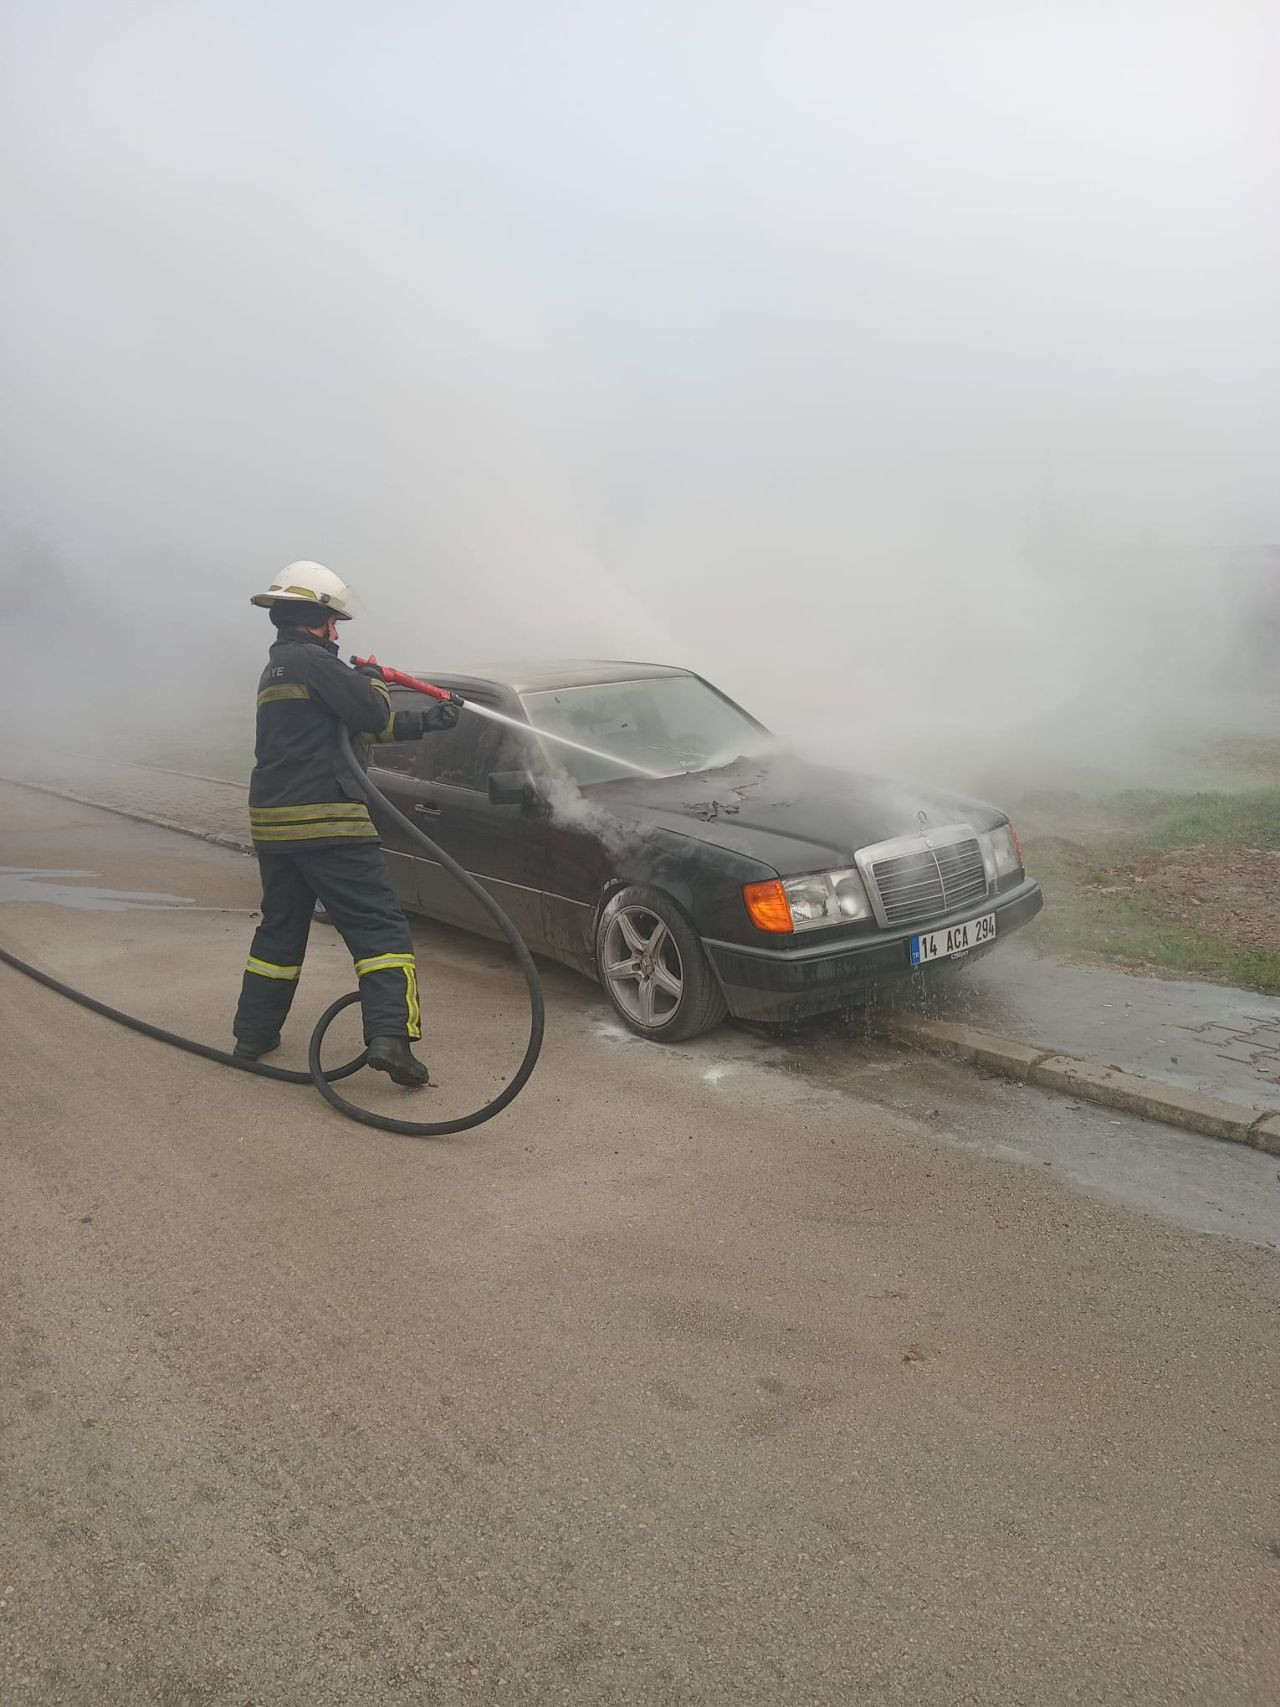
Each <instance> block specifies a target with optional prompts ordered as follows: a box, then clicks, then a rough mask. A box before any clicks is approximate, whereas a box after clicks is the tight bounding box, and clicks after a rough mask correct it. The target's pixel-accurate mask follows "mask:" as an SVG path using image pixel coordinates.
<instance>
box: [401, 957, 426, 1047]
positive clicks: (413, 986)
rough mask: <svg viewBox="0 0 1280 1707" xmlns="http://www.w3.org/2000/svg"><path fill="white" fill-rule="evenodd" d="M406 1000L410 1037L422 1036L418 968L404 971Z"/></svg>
mask: <svg viewBox="0 0 1280 1707" xmlns="http://www.w3.org/2000/svg"><path fill="white" fill-rule="evenodd" d="M404 981H405V986H406V998H407V1003H408V1009H409V1016H408V1017H409V1036H410V1037H421V1036H422V1007H421V1005H420V1003H419V1001H418V968H417V967H416V966H406V967H405V969H404Z"/></svg>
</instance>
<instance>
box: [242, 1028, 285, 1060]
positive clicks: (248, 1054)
mask: <svg viewBox="0 0 1280 1707" xmlns="http://www.w3.org/2000/svg"><path fill="white" fill-rule="evenodd" d="M279 1047H280V1033H279V1032H277V1033H276V1034H275V1036H274V1037H269V1038H268V1039H267V1040H266V1042H265V1043H246V1042H245V1040H244V1039H243V1038H242V1037H238V1038H237V1039H236V1046H235V1048H234V1049H233V1050H232V1051H231V1059H232V1060H233V1061H256V1060H257V1059H258V1057H259V1056H260V1055H271V1054H273V1053H274V1052H275V1051H276V1050H277V1049H279Z"/></svg>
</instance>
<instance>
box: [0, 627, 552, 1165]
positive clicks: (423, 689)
mask: <svg viewBox="0 0 1280 1707" xmlns="http://www.w3.org/2000/svg"><path fill="white" fill-rule="evenodd" d="M374 661H375V660H373V659H353V662H354V663H373V662H374ZM382 673H383V677H384V679H385V680H386V681H388V682H391V683H393V684H394V685H396V686H399V687H407V688H412V689H413V690H414V691H415V692H417V693H425V694H427V695H428V696H429V697H431V698H433V699H439V700H452V701H454V703H461V702H459V701H458V700H457V697H456V695H453V694H450V693H446V692H445V690H444V689H443V688H437V687H433V686H432V685H431V684H430V683H428V682H420V681H418V680H417V679H416V678H415V677H413V676H408V675H405V674H403V673H402V672H401V671H399V670H389V669H385V668H384V669H383V671H382ZM338 751H339V754H340V756H341V758H342V760H343V763H344V764H345V765H346V768H347V770H348V772H349V773H350V776H351V780H352V782H353V783H354V785H355V787H356V788H357V789H358V790H359V792H360V793H361V794H362V795H363V796H364V798H365V800H366V801H368V803H369V806H370V807H371V808H372V809H375V812H376V810H377V809H379V808H380V809H381V810H382V811H384V812H385V813H387V814H389V815H390V816H391V818H393V819H394V820H395V821H396V823H397V825H398V827H400V828H401V829H403V830H404V832H405V833H406V834H407V835H408V837H409V840H410V841H411V842H413V843H415V844H416V845H417V846H418V847H419V848H421V850H422V851H423V852H424V853H425V854H426V856H427V857H428V858H429V859H431V860H434V861H436V862H437V863H438V864H439V865H441V866H442V867H443V868H444V870H445V871H447V872H448V873H449V875H450V876H451V877H452V878H454V879H455V881H456V882H458V883H460V884H461V885H462V887H463V888H464V889H465V890H466V891H467V893H468V894H469V895H471V896H473V897H474V899H475V900H476V901H478V902H479V904H480V906H481V907H482V908H483V909H484V911H485V912H486V913H487V914H488V916H489V917H490V918H491V919H492V920H493V922H494V924H495V925H496V926H497V927H498V929H499V931H500V932H501V934H502V935H503V936H504V937H505V938H506V940H507V942H508V943H510V945H511V949H512V952H513V953H514V954H515V957H516V960H517V961H518V962H519V965H520V970H521V972H522V973H523V974H524V979H525V983H526V985H527V986H528V992H529V1041H528V1043H527V1044H526V1046H525V1052H524V1056H523V1059H522V1060H521V1062H520V1065H519V1066H518V1067H517V1068H516V1070H515V1072H514V1073H513V1074H512V1076H511V1078H510V1079H509V1080H508V1081H507V1083H506V1084H505V1085H504V1086H503V1088H502V1090H501V1091H499V1092H498V1094H497V1095H496V1096H495V1097H493V1098H492V1099H491V1100H490V1101H489V1102H487V1103H485V1104H484V1105H483V1106H482V1107H480V1108H478V1109H476V1110H474V1112H472V1113H470V1114H460V1115H457V1116H455V1118H454V1119H452V1120H397V1119H395V1118H394V1117H393V1116H392V1115H387V1114H375V1113H374V1112H373V1110H372V1109H367V1108H361V1107H360V1105H359V1104H358V1103H354V1102H349V1101H348V1100H347V1098H346V1097H344V1096H342V1095H341V1094H340V1093H339V1092H338V1091H336V1090H335V1089H334V1088H333V1087H334V1086H335V1084H337V1083H338V1082H339V1081H340V1080H342V1079H349V1078H350V1077H351V1075H352V1074H353V1073H358V1072H359V1071H360V1069H361V1067H363V1066H364V1063H365V1052H364V1051H362V1052H361V1053H360V1054H359V1055H357V1056H356V1057H355V1058H354V1059H353V1060H350V1061H348V1062H347V1063H346V1064H345V1065H344V1066H341V1067H335V1068H330V1069H327V1070H326V1068H325V1067H324V1066H322V1064H321V1060H320V1052H321V1049H322V1047H323V1045H324V1039H325V1034H326V1033H327V1032H328V1030H329V1027H330V1026H331V1025H332V1024H333V1022H334V1020H335V1019H336V1018H337V1017H338V1015H339V1014H340V1013H341V1012H342V1011H343V1009H344V1008H348V1007H350V1006H351V1005H352V1004H353V1003H354V1002H358V1001H359V1000H360V992H359V991H358V990H350V991H348V993H347V994H346V995H345V996H339V997H338V999H337V1001H336V1002H331V1003H330V1004H329V1006H328V1007H327V1008H326V1009H325V1010H324V1012H323V1013H322V1014H321V1015H320V1018H319V1019H318V1020H317V1021H316V1023H315V1027H314V1029H313V1030H312V1033H311V1039H310V1042H309V1043H308V1045H307V1071H306V1072H305V1073H302V1072H295V1071H294V1070H293V1069H292V1068H289V1067H273V1066H271V1065H270V1064H269V1063H268V1062H265V1061H246V1060H237V1059H236V1057H235V1056H233V1055H232V1054H231V1053H230V1051H229V1050H225V1049H216V1048H215V1047H214V1046H213V1045H212V1044H210V1043H199V1042H197V1041H196V1040H195V1039H194V1038H191V1037H181V1036H179V1034H178V1033H177V1032H175V1031H166V1030H165V1029H164V1027H163V1026H158V1025H152V1024H150V1023H149V1022H148V1021H147V1020H141V1019H137V1018H135V1016H134V1015H132V1014H126V1013H123V1012H121V1010H120V1009H119V1008H113V1007H110V1006H109V1005H108V1004H107V1003H106V1002H100V1001H97V1000H96V999H95V998H94V997H92V996H87V995H85V993H84V992H83V991H82V990H76V989H74V988H73V987H72V986H71V985H70V984H64V983H63V982H62V981H61V980H60V979H57V978H54V977H51V976H50V974H49V973H47V972H42V971H40V969H39V968H38V967H35V966H31V965H29V964H28V962H27V961H25V960H20V959H19V958H18V956H17V955H16V954H11V953H10V952H9V951H8V949H6V948H4V947H3V946H0V961H3V962H4V963H5V965H6V966H12V967H13V968H14V969H15V971H18V972H22V973H25V974H26V976H27V977H28V978H34V979H35V981H36V982H37V983H38V984H43V985H44V986H45V988H46V989H49V990H55V991H56V992H57V993H58V994H59V995H60V996H66V997H67V998H68V999H69V1000H70V1001H73V1002H77V1003H79V1005H80V1006H81V1007H82V1008H88V1009H89V1011H90V1012H91V1013H96V1014H101V1015H102V1016H103V1017H104V1018H105V1019H110V1020H114V1021H115V1022H116V1024H117V1025H123V1026H127V1027H128V1028H129V1029H130V1030H131V1031H136V1032H140V1033H141V1034H142V1036H143V1037H153V1038H155V1039H157V1040H158V1041H159V1042H161V1043H170V1044H172V1045H173V1046H174V1048H176V1049H185V1050H186V1051H187V1053H188V1054H189V1055H199V1056H201V1057H202V1058H203V1059H204V1060H206V1061H216V1062H218V1064H219V1065H220V1066H223V1067H235V1068H237V1069H238V1070H239V1071H240V1072H242V1073H255V1074H256V1075H257V1076H258V1077H259V1078H260V1079H275V1080H277V1081H278V1082H280V1083H282V1084H287V1085H314V1086H315V1087H316V1089H317V1090H318V1091H319V1092H320V1095H321V1096H322V1097H323V1098H324V1099H325V1101H326V1102H327V1103H329V1104H330V1105H331V1106H332V1107H333V1108H336V1109H337V1110H338V1111H339V1112H340V1113H342V1114H345V1115H347V1116H348V1118H349V1119H351V1120H358V1121H359V1122H360V1123H361V1125H363V1126H374V1127H377V1128H378V1130H379V1131H381V1132H397V1133H400V1134H401V1135H403V1136H404V1137H406V1138H443V1137H446V1136H448V1134H450V1133H453V1132H467V1131H469V1130H470V1129H471V1128H472V1127H475V1126H480V1125H483V1123H484V1122H485V1121H486V1120H492V1119H493V1117H494V1115H495V1114H501V1112H502V1110H503V1109H504V1108H507V1107H509V1106H510V1104H511V1103H513V1102H514V1101H515V1099H516V1097H518V1096H519V1094H520V1092H521V1091H522V1090H523V1089H524V1087H525V1085H526V1084H527V1083H528V1082H529V1077H530V1075H531V1074H532V1072H533V1069H534V1067H535V1066H536V1064H537V1060H538V1055H539V1053H540V1051H541V1049H542V1035H543V1030H544V1027H545V1024H546V1006H545V1002H544V1000H543V994H542V980H541V979H540V978H539V976H538V968H537V967H536V965H535V964H534V960H533V956H532V955H531V954H530V953H529V950H528V948H527V947H526V945H525V941H524V938H523V937H522V936H521V935H520V933H519V931H518V930H517V929H516V927H515V926H514V925H513V924H512V922H511V920H510V919H509V918H508V917H507V915H506V914H505V913H504V912H503V910H502V908H501V907H500V906H499V905H498V903H497V902H496V901H495V900H494V899H493V896H492V895H490V893H489V891H488V890H487V889H486V888H485V887H484V885H483V884H482V883H479V882H477V880H476V879H475V878H474V877H473V876H472V875H471V873H470V872H469V871H466V870H464V869H463V867H462V866H460V865H459V864H458V862H457V860H456V859H454V858H453V857H452V856H451V855H450V854H448V853H446V852H445V850H444V849H443V848H442V847H439V846H438V845H437V844H436V843H435V842H433V841H432V840H431V837H430V836H428V835H426V834H425V833H424V832H423V831H422V830H420V829H419V828H418V826H417V825H416V824H413V823H410V821H409V819H408V818H406V817H405V815H404V813H403V812H401V811H400V810H399V809H398V808H397V807H396V806H394V805H392V803H391V801H389V800H388V799H387V797H386V796H385V795H384V794H383V793H382V791H381V789H379V787H378V786H377V784H376V783H374V782H371V781H370V780H369V778H368V776H367V775H366V774H365V772H364V770H363V768H362V767H361V765H360V762H359V760H358V759H357V758H356V755H355V751H354V749H353V747H352V744H351V737H350V735H349V734H348V733H347V730H346V729H345V727H343V726H342V725H341V724H339V726H338Z"/></svg>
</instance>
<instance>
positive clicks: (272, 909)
mask: <svg viewBox="0 0 1280 1707" xmlns="http://www.w3.org/2000/svg"><path fill="white" fill-rule="evenodd" d="M257 854H258V867H259V869H260V871H261V873H262V923H261V924H260V925H259V926H258V929H257V930H256V932H255V933H254V938H253V946H252V948H251V949H250V951H249V964H248V966H247V967H246V969H245V974H244V983H243V984H242V986H241V989H240V1006H239V1007H238V1008H237V1009H236V1018H235V1026H234V1028H233V1029H234V1031H235V1035H236V1037H237V1038H238V1039H239V1041H240V1042H242V1043H246V1044H249V1045H250V1046H255V1045H265V1044H266V1043H268V1042H270V1041H271V1039H272V1038H274V1037H275V1035H276V1033H277V1032H278V1031H279V1030H280V1028H281V1026H282V1025H283V1024H284V1022H285V1018H286V1016H287V1015H288V1012H289V1008H290V1006H291V1005H292V1002H293V993H294V991H295V990H296V989H297V987H298V975H299V973H300V972H301V971H302V960H303V956H304V955H305V954H306V951H307V936H308V934H309V932H310V930H311V915H312V910H313V908H314V906H315V903H316V900H317V898H319V899H320V900H321V901H323V902H324V904H325V907H326V908H327V909H328V912H329V916H330V918H331V919H332V920H333V922H334V924H335V925H336V926H337V928H338V930H339V931H340V932H341V934H342V939H343V941H344V942H345V943H346V945H347V948H348V950H349V951H350V954H351V958H352V959H353V960H354V961H355V963H356V976H357V978H358V979H359V981H360V1003H361V1007H362V1009H363V1014H364V1036H365V1042H366V1043H367V1042H368V1041H369V1039H370V1038H373V1037H411V1038H415V1037H421V1036H422V1019H421V1013H420V1010H419V1007H418V973H417V968H416V966H415V964H414V959H413V944H412V942H411V940H410V937H409V926H408V924H407V923H406V922H405V916H404V914H403V913H402V912H401V911H400V904H399V902H398V901H397V900H396V897H395V891H394V890H393V889H392V887H391V879H390V877H389V876H388V875H387V864H386V861H385V860H384V859H383V857H382V848H381V847H380V846H379V844H378V843H377V842H376V841H373V840H369V841H364V840H355V839H353V840H351V841H349V842H346V843H339V844H337V845H333V844H330V845H328V846H325V847H319V848H318V847H315V846H314V845H313V846H306V845H305V844H300V845H298V846H296V847H279V846H277V847H272V848H266V847H261V846H260V847H259V848H258V849H257Z"/></svg>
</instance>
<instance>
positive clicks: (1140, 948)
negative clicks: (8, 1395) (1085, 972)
mask: <svg viewBox="0 0 1280 1707" xmlns="http://www.w3.org/2000/svg"><path fill="white" fill-rule="evenodd" d="M1029 863H1032V862H1031V861H1030V856H1029ZM1032 870H1033V871H1035V872H1036V874H1037V875H1039V876H1041V878H1042V881H1043V884H1044V891H1045V907H1044V911H1043V912H1042V913H1041V914H1040V916H1039V917H1038V918H1037V919H1036V920H1035V921H1034V922H1033V923H1032V924H1031V925H1030V926H1029V927H1028V929H1027V933H1026V940H1027V941H1028V942H1029V943H1031V944H1033V945H1034V946H1036V947H1039V948H1042V949H1045V950H1047V951H1048V952H1050V953H1054V954H1076V955H1088V956H1093V957H1097V958H1100V959H1104V960H1108V961H1112V962H1115V963H1119V964H1123V965H1128V966H1136V967H1145V968H1152V969H1159V970H1160V971H1165V972H1177V973H1181V974H1182V975H1183V976H1184V977H1191V978H1204V979H1207V980H1208V981H1209V982H1210V983H1214V984H1233V985H1235V986H1236V987H1237V988H1239V989H1242V990H1259V991H1261V992H1262V993H1263V994H1265V995H1271V996H1275V995H1280V954H1275V953H1272V952H1271V951H1270V950H1269V949H1264V948H1241V947H1238V946H1237V945H1236V944H1234V943H1232V942H1230V941H1228V940H1227V939H1226V938H1225V937H1223V936H1220V935H1217V934H1214V933H1212V932H1208V931H1203V930H1198V929H1196V928H1195V927H1194V926H1192V925H1189V924H1184V923H1182V922H1181V921H1179V920H1176V919H1169V918H1165V917H1162V915H1161V910H1160V903H1159V900H1158V898H1157V897H1156V896H1154V895H1141V894H1133V893H1132V892H1126V893H1121V894H1104V893H1102V892H1100V891H1098V890H1096V889H1090V888H1089V887H1088V886H1085V885H1073V884H1072V883H1071V882H1070V881H1067V882H1065V883H1064V882H1062V881H1060V880H1059V879H1058V878H1057V877H1055V875H1054V874H1053V873H1052V871H1051V870H1048V869H1046V868H1045V866H1044V864H1043V863H1042V862H1038V861H1037V862H1034V863H1032Z"/></svg>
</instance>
